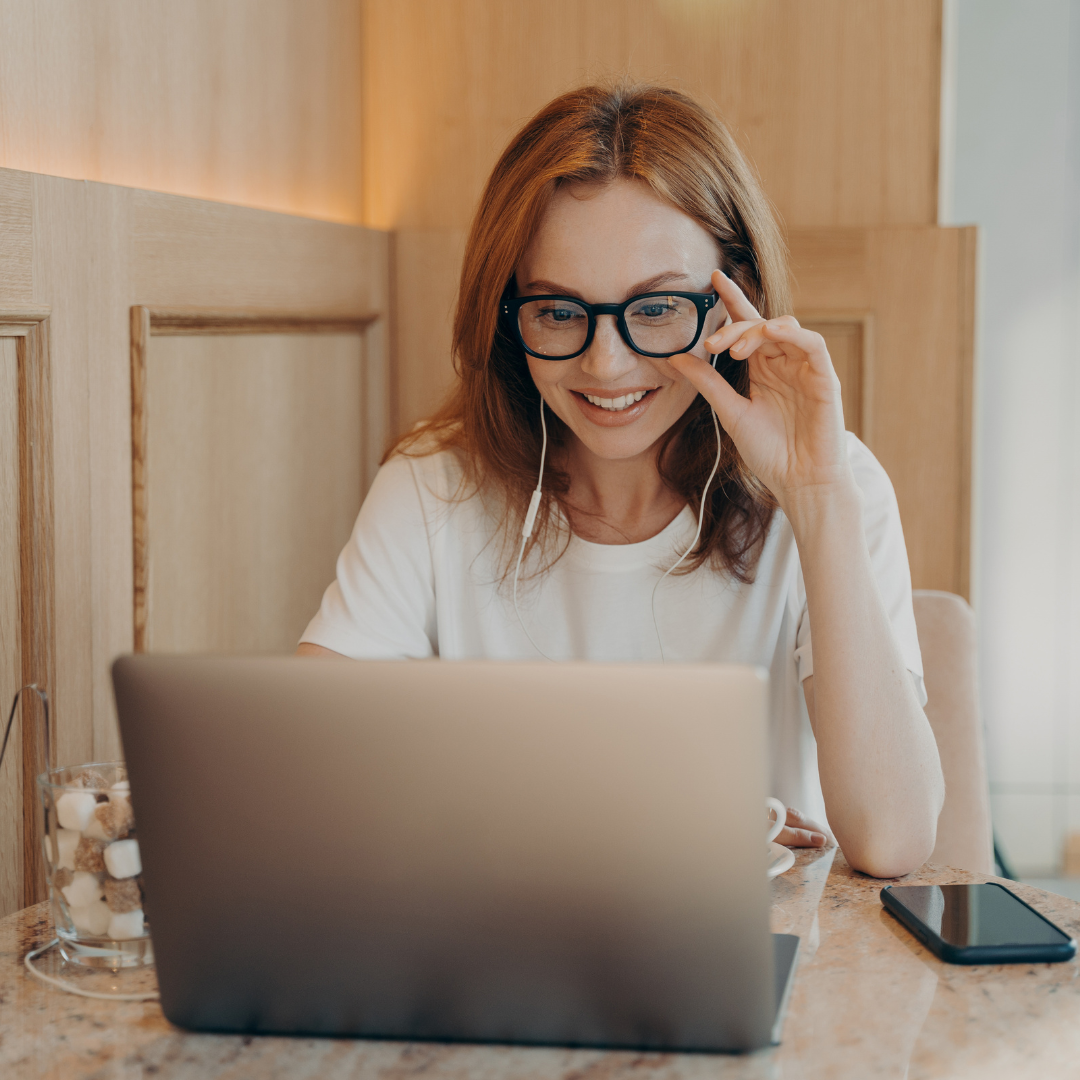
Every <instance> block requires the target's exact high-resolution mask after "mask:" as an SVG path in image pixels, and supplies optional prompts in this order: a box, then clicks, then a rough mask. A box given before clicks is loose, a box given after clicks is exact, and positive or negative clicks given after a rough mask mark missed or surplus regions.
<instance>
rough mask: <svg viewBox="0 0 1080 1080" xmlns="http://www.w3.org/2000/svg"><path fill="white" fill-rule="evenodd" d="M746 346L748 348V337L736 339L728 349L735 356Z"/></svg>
mask: <svg viewBox="0 0 1080 1080" xmlns="http://www.w3.org/2000/svg"><path fill="white" fill-rule="evenodd" d="M745 348H746V338H739V340H738V341H736V342H735V344H734V345H732V346H731V348H730V349H728V352H729V353H731V355H732V356H734V355H735V354H736V353H741V352H742V351H743V350H744V349H745Z"/></svg>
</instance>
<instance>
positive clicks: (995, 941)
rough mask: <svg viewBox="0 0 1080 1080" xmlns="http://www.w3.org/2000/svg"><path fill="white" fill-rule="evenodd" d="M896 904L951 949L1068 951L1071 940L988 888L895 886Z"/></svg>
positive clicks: (1013, 899)
mask: <svg viewBox="0 0 1080 1080" xmlns="http://www.w3.org/2000/svg"><path fill="white" fill-rule="evenodd" d="M889 892H890V893H891V894H892V898H893V900H894V901H897V902H898V903H900V904H901V905H902V906H903V907H905V908H907V910H908V911H909V912H910V913H911V914H912V915H914V916H915V918H916V919H918V921H919V922H921V923H922V924H923V925H924V926H925V927H926V928H927V929H928V930H929V931H930V932H931V933H933V934H936V935H937V936H938V937H940V938H941V940H942V941H944V942H945V943H946V944H948V945H952V946H954V947H955V948H960V949H965V948H971V947H977V946H994V945H1065V944H1067V943H1068V942H1069V941H1070V940H1071V939H1070V938H1069V937H1068V935H1067V934H1064V933H1063V932H1062V931H1061V930H1059V929H1058V928H1057V927H1056V926H1054V924H1053V923H1051V922H1048V921H1047V920H1046V919H1044V918H1043V917H1042V916H1041V915H1040V914H1039V913H1038V912H1037V911H1033V910H1032V909H1031V908H1029V907H1028V906H1027V904H1025V903H1024V902H1023V901H1022V900H1020V899H1018V898H1017V897H1016V896H1014V895H1013V894H1012V893H1011V892H1009V891H1008V889H1005V888H1002V886H1000V885H996V884H993V883H989V884H985V885H894V886H893V887H892V888H891V889H889Z"/></svg>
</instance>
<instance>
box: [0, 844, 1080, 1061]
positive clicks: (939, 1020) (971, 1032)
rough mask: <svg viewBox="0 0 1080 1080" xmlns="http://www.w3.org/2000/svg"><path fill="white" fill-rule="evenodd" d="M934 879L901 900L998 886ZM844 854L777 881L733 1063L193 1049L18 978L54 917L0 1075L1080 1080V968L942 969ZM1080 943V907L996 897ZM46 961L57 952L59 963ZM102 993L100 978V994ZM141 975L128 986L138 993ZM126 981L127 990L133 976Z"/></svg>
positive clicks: (317, 1045) (15, 983) (1039, 898)
mask: <svg viewBox="0 0 1080 1080" xmlns="http://www.w3.org/2000/svg"><path fill="white" fill-rule="evenodd" d="M992 880H997V879H994V878H987V877H985V876H982V875H977V874H969V873H966V872H964V871H957V870H951V869H949V868H945V867H933V866H926V867H924V868H923V870H921V871H920V872H919V873H917V874H912V875H911V876H910V877H908V878H906V879H905V884H916V883H934V884H944V883H946V882H951V881H992ZM882 884H883V883H882V882H879V881H876V880H874V879H872V878H868V877H864V876H863V875H862V874H858V873H856V872H854V871H852V870H851V869H850V867H848V865H847V864H846V863H845V862H844V858H843V855H842V854H840V853H839V852H836V851H833V850H830V851H824V852H822V851H804V852H800V853H799V854H798V857H797V859H796V863H795V866H794V867H793V868H792V869H791V870H790V871H789V872H788V873H787V874H785V875H783V876H782V877H780V878H778V879H776V880H775V881H774V882H773V907H772V925H773V930H775V931H778V932H785V933H794V934H798V935H799V936H800V937H801V938H802V953H801V958H800V963H799V970H798V972H797V975H796V982H795V987H794V991H793V993H792V998H791V1003H790V1007H789V1009H788V1015H787V1021H786V1023H785V1026H784V1041H783V1045H782V1046H780V1047H777V1048H775V1049H771V1050H764V1051H759V1052H758V1053H755V1054H749V1055H745V1056H741V1057H733V1056H724V1055H705V1054H685V1055H683V1054H653V1053H648V1054H645V1053H641V1054H638V1053H626V1052H605V1051H594V1050H562V1049H555V1048H531V1047H508V1046H466V1045H445V1044H437V1043H398V1042H374V1041H366V1040H347V1039H301V1038H297V1039H289V1038H276V1037H258V1038H251V1037H244V1036H232V1035H193V1034H188V1033H186V1032H183V1031H180V1030H178V1029H177V1028H174V1027H172V1025H170V1024H169V1023H168V1021H167V1020H165V1018H164V1017H163V1016H162V1014H161V1009H160V1008H159V1007H158V1006H157V1004H156V1003H153V1002H145V1003H128V1002H112V1001H98V1000H91V999H87V998H82V997H76V996H73V995H71V994H65V993H63V992H61V991H59V990H54V989H52V988H50V987H47V986H45V985H43V984H41V983H39V982H38V981H37V980H35V979H33V978H31V977H30V975H29V974H27V973H26V971H25V969H24V968H23V966H22V958H23V956H24V955H25V953H26V952H27V951H28V950H30V949H32V948H34V947H35V946H37V945H39V944H43V943H45V942H46V941H48V940H49V938H50V937H51V936H52V933H51V927H50V925H49V921H48V913H47V905H44V904H39V905H38V906H36V907H32V908H27V909H26V910H24V911H21V912H18V913H17V914H15V915H12V916H10V917H9V918H7V919H5V920H3V921H2V922H0V1076H3V1077H5V1078H11V1080H14V1078H20V1080H21V1078H23V1077H26V1078H31V1077H32V1078H35V1080H37V1078H46V1077H48V1078H56V1080H135V1078H143V1077H150V1076H153V1077H161V1078H167V1080H246V1078H252V1080H254V1078H260V1080H262V1078H277V1077H280V1078H282V1080H307V1078H311V1080H316V1078H317V1080H338V1078H342V1080H343V1078H345V1077H349V1078H355V1077H379V1078H385V1080H405V1078H408V1077H419V1076H423V1077H424V1078H425V1080H450V1078H453V1080H466V1078H468V1080H496V1078H498V1080H518V1078H521V1080H525V1078H529V1080H556V1078H561V1080H571V1078H573V1080H618V1078H621V1077H649V1078H650V1080H669V1078H670V1080H698V1078H705V1077H719V1078H725V1080H726V1078H733V1080H743V1078H754V1080H757V1078H762V1080H783V1078H786V1080H817V1078H821V1080H845V1078H848V1077H858V1078H860V1080H864V1078H871V1077H894V1078H896V1080H902V1078H907V1080H917V1078H922V1077H949V1078H964V1077H972V1078H975V1077H978V1078H979V1080H994V1078H998V1077H1001V1078H1004V1077H1008V1078H1010V1080H1015V1078H1017V1077H1028V1076H1030V1077H1040V1078H1043V1080H1046V1078H1052V1077H1076V1076H1080V979H1078V977H1077V976H1078V973H1080V962H1078V961H1076V960H1074V961H1071V962H1070V963H1065V964H1015V965H1006V966H994V967H989V966H987V967H955V966H951V965H949V964H943V963H941V962H940V961H939V960H937V959H936V958H935V957H934V956H933V955H932V954H931V953H929V952H928V951H927V950H926V949H925V948H923V946H922V945H920V944H919V943H918V942H917V941H916V940H915V939H914V938H913V937H912V936H911V935H910V934H909V933H908V932H907V931H906V930H904V929H903V928H902V927H901V926H900V925H899V923H897V922H896V921H894V920H893V919H892V918H891V917H890V916H889V915H887V914H885V912H884V910H883V909H882V907H881V902H880V900H879V899H878V891H879V890H880V888H881V886H882ZM1004 884H1007V885H1008V886H1009V887H1010V888H1012V889H1013V890H1014V891H1015V892H1016V893H1017V894H1018V895H1019V896H1021V897H1022V898H1023V899H1024V900H1026V901H1027V902H1028V903H1030V904H1031V905H1032V906H1033V907H1035V908H1036V909H1038V910H1039V911H1041V912H1043V914H1045V915H1046V916H1048V917H1049V918H1050V919H1052V920H1053V921H1054V922H1056V923H1057V924H1058V925H1059V926H1061V927H1062V928H1063V929H1065V930H1067V931H1069V932H1070V933H1071V934H1073V935H1074V936H1077V937H1080V904H1078V903H1075V902H1073V901H1071V900H1067V899H1065V898H1064V897H1060V896H1055V895H1053V894H1051V893H1045V892H1042V891H1040V890H1039V889H1034V888H1031V887H1029V886H1024V885H1018V884H1016V883H1013V882H1005V883H1004ZM54 952H55V950H54ZM105 977H107V976H100V975H98V976H95V978H98V979H100V978H105ZM150 977H151V976H150V975H149V973H145V974H142V975H139V976H135V978H136V979H138V978H142V979H147V978H150ZM129 978H130V976H129Z"/></svg>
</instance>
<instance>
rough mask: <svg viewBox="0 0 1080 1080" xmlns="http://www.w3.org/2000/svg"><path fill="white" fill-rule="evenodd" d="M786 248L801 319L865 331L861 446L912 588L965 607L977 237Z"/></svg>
mask: <svg viewBox="0 0 1080 1080" xmlns="http://www.w3.org/2000/svg"><path fill="white" fill-rule="evenodd" d="M789 243H790V247H791V254H792V269H793V277H794V282H795V314H796V315H797V316H798V315H802V314H803V313H805V314H806V318H807V322H809V323H813V322H814V321H815V319H820V317H821V315H822V314H823V313H825V312H828V311H830V310H832V311H834V312H836V315H835V316H834V318H835V319H836V320H837V321H840V322H843V320H844V319H846V318H848V317H849V316H848V315H846V314H845V312H851V311H863V312H866V313H867V314H868V315H869V316H870V317H871V319H872V322H871V325H872V328H873V334H872V344H871V345H870V347H869V348H868V349H866V351H865V356H864V361H863V369H864V376H863V378H864V387H863V393H862V398H863V420H862V424H863V430H862V437H863V438H864V440H865V441H866V443H867V445H869V447H870V449H871V450H873V451H874V453H875V454H876V455H877V457H878V458H879V460H880V461H881V463H882V465H884V466H885V469H886V471H887V472H888V474H889V476H890V477H891V479H892V481H893V485H894V486H895V488H896V494H897V499H898V500H899V503H900V514H901V517H902V519H903V522H904V531H905V535H906V538H907V545H908V556H909V558H910V561H911V573H912V580H913V582H914V585H915V587H916V588H920V589H944V590H946V591H949V592H956V593H960V594H961V595H963V596H967V595H968V593H969V591H970V580H969V578H970V565H969V558H970V527H971V523H970V517H971V506H970V499H971V456H970V447H971V409H972V398H971V375H972V368H973V342H972V337H971V327H972V325H973V307H974V294H975V287H974V275H975V230H974V228H960V229H955V228H936V227H932V228H895V229H850V230H835V229H822V230H813V229H807V230H793V231H792V232H791V234H790V236H789ZM845 404H846V403H845Z"/></svg>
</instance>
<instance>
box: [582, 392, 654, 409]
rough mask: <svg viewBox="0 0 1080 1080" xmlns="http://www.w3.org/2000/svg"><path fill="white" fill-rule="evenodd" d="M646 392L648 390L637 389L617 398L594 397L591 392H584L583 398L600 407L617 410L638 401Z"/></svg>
mask: <svg viewBox="0 0 1080 1080" xmlns="http://www.w3.org/2000/svg"><path fill="white" fill-rule="evenodd" d="M648 392H649V391H648V390H638V391H637V392H636V393H633V394H624V395H623V396H622V397H617V398H606V397H594V396H593V395H592V394H586V395H585V398H586V400H587V401H591V402H592V403H593V404H594V405H598V406H599V407H600V408H601V409H607V410H609V411H610V412H619V410H621V409H625V408H627V407H628V406H630V405H634V404H635V403H637V402H639V401H640V400H641V399H642V398H643V397H644V396H645V395H646V394H647V393H648Z"/></svg>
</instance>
